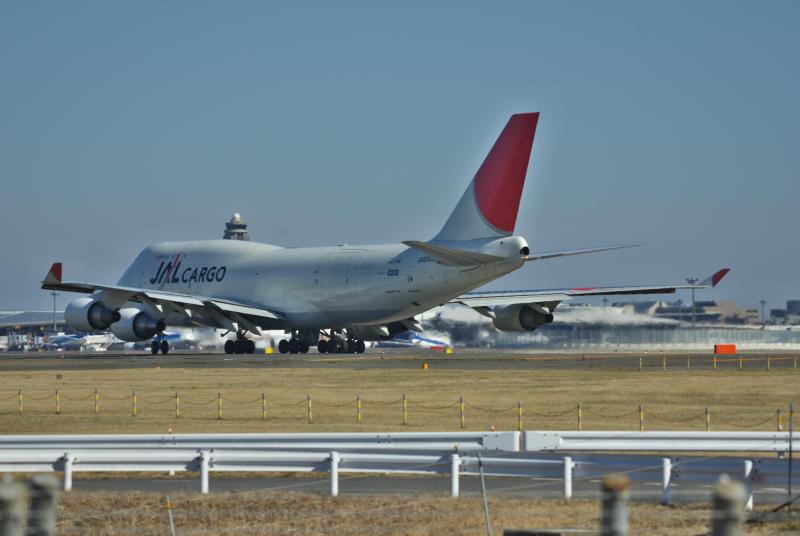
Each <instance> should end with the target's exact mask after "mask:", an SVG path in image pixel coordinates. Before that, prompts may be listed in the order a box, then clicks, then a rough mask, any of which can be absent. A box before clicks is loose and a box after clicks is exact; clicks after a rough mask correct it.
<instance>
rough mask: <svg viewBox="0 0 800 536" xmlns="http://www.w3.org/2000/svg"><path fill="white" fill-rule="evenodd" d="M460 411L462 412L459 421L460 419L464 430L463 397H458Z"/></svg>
mask: <svg viewBox="0 0 800 536" xmlns="http://www.w3.org/2000/svg"><path fill="white" fill-rule="evenodd" d="M458 409H459V412H460V417H459V419H460V424H461V428H464V397H463V396H460V397H458Z"/></svg>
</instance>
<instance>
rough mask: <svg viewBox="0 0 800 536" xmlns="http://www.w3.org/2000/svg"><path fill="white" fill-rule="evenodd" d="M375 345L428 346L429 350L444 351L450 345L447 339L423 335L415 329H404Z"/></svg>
mask: <svg viewBox="0 0 800 536" xmlns="http://www.w3.org/2000/svg"><path fill="white" fill-rule="evenodd" d="M375 346H376V347H377V348H430V349H431V350H438V351H445V350H446V349H447V348H450V347H451V346H452V345H451V344H450V342H449V341H443V340H439V339H434V338H432V337H423V336H422V334H421V333H418V332H416V331H406V332H403V333H398V334H397V335H395V336H394V337H392V338H391V339H389V340H385V341H379V342H378V343H376V344H375Z"/></svg>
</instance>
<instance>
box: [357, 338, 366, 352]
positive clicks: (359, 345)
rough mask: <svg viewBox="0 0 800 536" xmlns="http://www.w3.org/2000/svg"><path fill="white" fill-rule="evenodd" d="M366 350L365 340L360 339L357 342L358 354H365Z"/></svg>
mask: <svg viewBox="0 0 800 536" xmlns="http://www.w3.org/2000/svg"><path fill="white" fill-rule="evenodd" d="M366 349H367V345H366V344H364V339H358V340H357V341H356V353H357V354H363V353H364V351H365V350H366Z"/></svg>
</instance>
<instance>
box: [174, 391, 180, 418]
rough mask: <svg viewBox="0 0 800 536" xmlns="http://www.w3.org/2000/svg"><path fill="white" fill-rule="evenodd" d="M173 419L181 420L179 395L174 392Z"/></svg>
mask: <svg viewBox="0 0 800 536" xmlns="http://www.w3.org/2000/svg"><path fill="white" fill-rule="evenodd" d="M175 418H176V419H180V418H181V394H180V393H179V392H178V391H175Z"/></svg>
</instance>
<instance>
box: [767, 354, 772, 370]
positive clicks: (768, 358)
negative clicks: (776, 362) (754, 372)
mask: <svg viewBox="0 0 800 536" xmlns="http://www.w3.org/2000/svg"><path fill="white" fill-rule="evenodd" d="M767 370H772V363H771V361H770V356H767Z"/></svg>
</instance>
